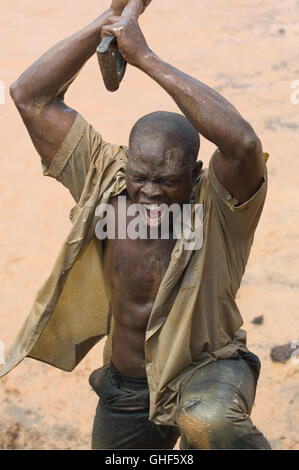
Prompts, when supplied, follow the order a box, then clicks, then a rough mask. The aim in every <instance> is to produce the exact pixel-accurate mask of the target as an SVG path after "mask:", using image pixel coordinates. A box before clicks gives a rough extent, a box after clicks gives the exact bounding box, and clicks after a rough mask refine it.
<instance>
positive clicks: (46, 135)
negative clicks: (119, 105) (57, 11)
mask: <svg viewBox="0 0 299 470" xmlns="http://www.w3.org/2000/svg"><path fill="white" fill-rule="evenodd" d="M127 3H128V0H112V3H111V7H110V8H109V10H107V11H106V12H105V13H104V14H103V15H102V16H100V17H99V18H97V19H96V20H95V21H94V22H92V23H91V24H90V25H88V26H86V27H85V28H84V29H82V30H80V31H79V32H77V33H75V34H73V35H72V36H70V37H68V38H67V39H64V40H63V41H61V42H59V43H58V44H56V45H55V46H54V47H52V48H51V49H50V50H49V51H48V52H46V53H45V54H44V55H42V56H41V57H40V58H39V59H38V60H37V61H36V62H35V63H34V64H33V65H31V67H29V68H28V69H27V70H26V71H25V72H24V73H23V74H22V75H21V76H20V78H19V79H18V80H17V81H16V82H15V83H13V84H12V85H11V87H10V93H11V96H12V98H13V101H14V103H15V105H16V106H17V108H18V110H19V112H20V114H21V116H22V119H23V121H24V123H25V125H26V127H27V130H28V132H29V134H30V137H31V139H32V142H33V144H34V146H35V148H36V149H37V151H38V153H39V154H40V156H41V158H42V159H43V161H44V162H45V163H46V164H47V165H48V166H49V165H50V164H51V162H52V160H53V158H54V156H55V155H56V152H57V151H58V149H59V148H60V145H61V143H62V142H63V140H64V138H65V136H66V134H67V133H68V131H69V129H70V128H71V126H72V124H73V122H74V120H75V118H76V115H77V112H76V111H75V110H73V109H72V108H70V107H68V106H67V105H66V104H65V103H64V94H65V92H66V91H67V89H68V87H69V86H70V84H71V83H72V82H73V80H74V79H75V78H76V76H77V74H78V72H79V71H80V69H81V68H82V67H83V65H84V64H85V62H86V61H87V60H88V59H89V58H90V57H91V56H92V55H93V54H94V53H95V50H96V47H97V46H98V44H99V42H100V39H101V29H102V26H103V24H104V23H105V21H106V20H107V18H108V17H109V16H111V15H121V13H122V11H123V9H124V7H125V6H126V5H127ZM149 3H150V1H149V0H145V1H144V5H145V7H144V9H145V8H146V6H147V5H148V4H149Z"/></svg>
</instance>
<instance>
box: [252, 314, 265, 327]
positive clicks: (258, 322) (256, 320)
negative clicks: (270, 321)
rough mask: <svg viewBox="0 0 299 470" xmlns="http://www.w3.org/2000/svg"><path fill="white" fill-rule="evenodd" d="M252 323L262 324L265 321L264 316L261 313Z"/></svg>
mask: <svg viewBox="0 0 299 470" xmlns="http://www.w3.org/2000/svg"><path fill="white" fill-rule="evenodd" d="M251 323H253V324H254V325H261V324H262V323H264V316H263V315H259V316H258V317H255V318H254V319H253V320H252V322H251Z"/></svg>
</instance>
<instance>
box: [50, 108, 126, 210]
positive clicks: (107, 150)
mask: <svg viewBox="0 0 299 470" xmlns="http://www.w3.org/2000/svg"><path fill="white" fill-rule="evenodd" d="M122 152H123V151H122V147H119V146H117V145H112V144H109V143H107V142H105V141H104V140H103V139H102V136H101V134H100V133H99V132H97V131H96V130H95V129H94V128H93V126H92V125H90V124H89V123H88V122H87V121H86V120H85V119H84V118H83V117H82V116H81V115H80V114H79V113H78V114H77V116H76V118H75V121H74V123H73V125H72V127H71V129H70V130H69V132H68V134H67V135H66V137H65V139H64V141H63V142H62V144H61V147H60V148H59V150H58V152H57V153H56V155H55V157H54V159H53V160H52V163H51V165H50V166H49V167H48V166H47V165H46V164H45V163H44V162H42V170H43V174H44V175H45V176H51V177H52V178H55V179H56V180H57V181H59V182H60V183H62V184H63V185H64V186H65V187H66V188H68V189H69V191H70V193H71V194H72V196H73V198H74V200H75V201H76V203H78V201H79V200H80V197H81V194H82V191H83V188H84V186H85V182H86V177H87V174H88V172H89V170H90V168H91V166H94V167H96V169H97V175H98V177H101V176H102V174H103V173H104V171H105V169H106V168H107V166H108V165H109V164H110V163H111V160H112V159H114V158H117V156H120V154H121V153H122Z"/></svg>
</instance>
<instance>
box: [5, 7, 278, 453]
mask: <svg viewBox="0 0 299 470" xmlns="http://www.w3.org/2000/svg"><path fill="white" fill-rule="evenodd" d="M127 3H128V2H127V0H113V1H112V4H111V8H110V9H109V10H108V11H107V12H105V13H104V14H103V15H102V16H101V17H99V18H98V19H97V20H95V21H94V22H93V23H92V24H90V25H88V26H87V27H86V28H84V29H83V30H81V31H79V32H78V33H75V34H74V35H73V36H71V37H70V38H67V39H65V40H64V41H62V42H60V43H59V44H57V45H56V46H54V47H53V48H52V49H51V50H50V51H48V52H47V53H46V54H44V55H43V56H42V57H41V58H40V59H39V60H38V61H37V62H35V63H34V64H33V65H32V66H31V67H30V68H29V69H28V70H27V71H26V72H24V74H23V75H22V76H21V77H20V78H19V79H18V80H17V81H16V82H15V84H13V85H12V87H11V95H12V97H13V100H14V102H15V104H16V106H17V108H18V110H19V112H20V113H21V116H22V118H23V120H24V123H25V125H26V127H27V129H28V132H29V134H30V136H31V139H32V141H33V143H34V145H35V147H36V149H37V151H38V153H39V154H40V156H41V158H42V163H43V169H44V174H45V175H48V176H52V177H55V178H56V179H57V180H58V181H60V182H62V183H63V184H64V185H65V186H66V187H68V188H69V190H70V191H71V193H72V195H73V197H74V199H75V201H76V206H75V207H74V209H73V210H72V211H71V220H72V222H73V227H72V230H71V233H70V235H69V236H68V238H67V239H66V242H65V244H64V246H63V247H62V249H61V252H60V254H59V257H58V259H57V261H56V264H55V267H54V270H53V272H52V274H51V276H50V278H49V279H48V280H47V281H46V283H45V284H44V285H43V286H42V288H41V290H40V291H39V293H38V296H37V299H36V301H35V303H34V306H33V309H32V311H31V313H30V315H29V317H28V318H27V320H26V322H25V324H24V326H23V328H22V330H21V332H20V333H19V335H18V337H17V339H16V341H15V343H14V345H13V347H12V349H11V351H10V354H9V356H8V358H7V362H6V365H5V366H4V369H3V370H2V372H1V375H4V374H5V373H7V372H8V371H9V370H10V369H11V368H12V367H14V366H15V365H16V364H17V363H18V362H20V361H21V360H22V359H23V358H24V357H26V356H27V357H32V358H35V359H38V360H41V361H45V362H48V363H49V364H52V365H54V366H56V367H60V368H62V369H64V370H72V369H73V368H74V367H75V366H76V365H77V364H78V362H79V361H80V360H81V359H82V358H83V357H84V356H85V354H86V353H87V352H88V351H89V350H90V348H91V347H92V346H93V345H94V344H95V343H96V342H98V341H99V339H101V338H102V337H103V336H105V335H106V334H108V335H109V336H108V341H107V343H106V347H105V354H104V356H105V357H104V364H105V365H104V366H103V367H101V368H100V369H97V370H96V371H94V372H93V373H92V375H91V377H90V383H91V385H92V387H93V389H94V390H95V391H96V392H97V394H98V395H99V396H100V401H99V405H98V408H97V412H96V417H95V420H94V427H93V442H92V447H93V448H94V449H122V448H131V449H132V448H135V449H137V448H152V449H153V448H156V449H157V448H160V449H164V448H172V447H173V446H174V445H175V442H176V440H177V438H178V437H179V436H181V448H182V449H184V448H185V449H190V448H195V449H221V448H229V449H248V448H250V449H254V448H258V449H269V448H270V445H269V443H268V442H267V440H266V439H265V438H264V436H263V435H262V434H261V433H260V432H259V431H258V430H257V429H256V428H255V426H254V425H253V423H252V421H251V419H250V413H251V409H252V406H253V401H254V397H255V390H256V384H257V380H258V375H259V370H260V363H259V360H258V358H257V356H255V355H254V354H252V353H250V352H249V351H248V350H247V348H246V345H245V336H244V332H242V330H240V326H241V325H242V319H241V316H240V313H239V311H238V308H237V306H236V303H235V295H236V292H237V290H238V288H239V286H240V282H241V278H242V275H243V273H244V269H245V265H246V263H247V259H248V256H249V252H250V248H251V245H252V242H253V236H254V231H255V228H256V226H257V223H258V220H259V217H260V214H261V211H262V208H263V204H264V200H265V196H266V168H265V159H264V158H263V153H262V147H261V143H260V140H259V139H258V137H257V136H256V134H255V132H254V131H253V129H252V127H251V126H250V125H249V124H248V122H246V121H245V120H244V119H243V118H242V117H241V116H240V114H239V113H238V112H237V111H236V109H235V108H233V107H232V105H231V104H229V103H228V102H227V101H226V100H225V99H224V98H223V97H221V96H220V95H219V94H218V93H216V92H215V91H214V90H212V89H211V88H209V87H207V86H206V85H204V84H203V83H201V82H199V81H197V80H195V79H194V78H192V77H189V76H188V75H186V74H184V73H183V72H181V71H179V70H177V69H175V68H174V67H172V66H171V65H169V64H167V63H165V62H164V61H162V60H161V59H160V58H158V57H157V56H156V55H155V53H154V52H152V51H151V50H150V49H149V47H148V45H147V42H146V40H145V38H144V36H143V34H142V32H141V30H140V28H139V25H138V23H137V21H136V19H135V18H123V17H120V15H121V13H122V10H123V8H124V7H125V6H126V4H127ZM149 3H150V0H148V1H144V9H145V8H146V7H147V6H148V5H149ZM110 33H112V34H114V35H115V36H116V37H117V42H118V48H119V50H120V52H121V54H122V56H123V57H124V58H125V59H126V60H127V62H128V63H129V64H131V65H133V66H135V67H138V68H139V69H140V70H142V71H143V72H144V73H146V74H147V75H148V76H150V77H151V78H152V79H153V80H155V81H156V82H157V83H158V84H159V85H160V86H161V87H162V88H163V89H164V90H165V91H166V92H167V93H168V94H169V95H170V96H171V97H172V98H173V99H174V101H175V102H176V104H177V105H178V107H179V108H180V109H181V111H182V113H183V114H184V116H183V115H178V114H174V113H167V112H156V113H152V114H150V115H147V116H144V117H143V118H142V119H140V120H139V121H138V122H137V123H136V124H135V126H134V127H133V129H132V131H131V134H130V140H129V149H128V150H127V149H125V148H124V147H117V146H115V145H111V144H108V143H106V142H104V141H103V140H102V137H101V136H100V134H99V133H98V132H96V131H95V130H94V129H93V128H92V126H90V125H89V124H88V123H87V122H86V121H85V120H84V118H83V117H82V116H80V114H78V113H77V112H76V111H74V110H73V109H71V108H69V107H68V106H66V104H65V103H64V95H65V93H66V91H67V89H68V87H69V85H70V84H71V83H72V81H73V80H74V79H75V77H76V76H77V74H78V72H79V70H80V69H81V67H82V66H83V65H84V63H85V62H86V61H87V60H88V59H89V58H90V57H91V56H92V55H93V54H94V52H95V49H96V46H97V45H98V43H99V39H100V37H103V35H105V34H110ZM198 133H200V134H202V135H204V136H205V137H206V138H207V139H209V140H210V141H212V142H213V143H214V144H216V146H217V150H216V152H215V153H214V155H213V157H212V159H211V161H210V164H209V169H208V170H207V169H205V170H203V169H202V162H196V159H197V154H198V150H199V137H198ZM118 196H122V197H123V198H124V199H119V198H118ZM123 201H124V204H125V209H126V210H128V209H130V207H131V206H132V205H133V204H135V203H137V204H139V205H142V207H144V209H145V210H144V214H145V219H146V220H147V222H148V224H149V226H151V225H157V226H158V227H160V225H161V220H162V212H161V211H160V210H159V209H160V207H162V204H164V205H166V206H167V207H169V206H171V205H172V204H177V205H178V206H179V207H183V206H184V205H185V204H191V205H192V207H193V208H194V207H195V204H203V244H202V246H201V247H200V248H199V249H194V250H187V249H185V248H186V244H185V241H186V240H184V238H183V237H182V238H181V239H178V240H176V239H175V237H174V236H173V233H172V232H171V231H170V236H169V237H168V238H163V237H161V236H160V237H157V238H155V239H152V238H145V239H141V238H140V239H136V240H132V239H131V238H130V237H129V236H128V235H127V234H126V235H125V237H123V238H122V237H119V238H116V239H113V238H108V239H106V240H104V241H103V240H98V239H97V238H96V236H95V232H96V226H97V225H96V224H97V222H98V221H99V217H98V213H97V210H95V209H96V206H98V204H99V203H104V204H107V203H109V204H110V205H111V206H112V207H113V209H114V211H115V214H116V215H115V219H114V220H113V222H114V223H116V224H118V223H119V222H118V221H119V217H118V216H119V214H120V212H121V204H122V203H123ZM112 218H113V217H112ZM131 219H132V217H130V216H129V215H128V216H127V218H126V220H125V224H126V226H127V227H128V225H129V223H130V222H131ZM110 222H111V216H110V219H109V217H108V218H107V224H108V223H110ZM122 228H123V227H122ZM160 235H161V234H160Z"/></svg>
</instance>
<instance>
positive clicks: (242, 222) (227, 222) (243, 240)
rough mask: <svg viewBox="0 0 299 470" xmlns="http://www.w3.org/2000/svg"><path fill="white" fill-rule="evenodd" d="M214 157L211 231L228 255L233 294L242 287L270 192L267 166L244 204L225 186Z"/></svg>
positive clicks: (210, 175)
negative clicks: (257, 184)
mask: <svg viewBox="0 0 299 470" xmlns="http://www.w3.org/2000/svg"><path fill="white" fill-rule="evenodd" d="M213 158H214V157H212V158H211V161H210V164H209V170H208V191H209V193H210V197H209V199H210V205H211V206H210V211H211V221H210V223H211V227H212V228H211V230H212V231H213V235H212V237H214V238H213V239H214V240H215V243H216V244H217V248H216V249H215V250H216V251H215V252H217V250H219V249H220V250H221V252H223V253H224V254H225V256H224V258H223V259H225V260H226V263H227V266H228V270H229V273H230V278H231V289H232V294H233V295H235V294H236V292H237V290H238V289H239V286H240V282H241V279H242V276H243V274H244V271H245V267H246V264H247V261H248V257H249V254H250V250H251V246H252V243H253V240H254V234H255V230H256V228H257V225H258V223H259V220H260V217H261V214H262V210H263V207H264V203H265V198H266V194H267V184H268V181H267V168H266V165H265V171H264V177H263V181H262V183H261V186H260V187H259V189H258V190H257V191H256V192H255V194H254V195H253V196H252V197H251V198H250V199H248V201H246V202H244V203H243V204H239V203H238V201H237V200H236V199H235V198H233V196H232V195H231V194H230V193H229V192H228V191H227V190H226V189H225V188H224V186H223V185H222V184H221V183H220V181H219V180H218V178H217V176H216V174H215V171H214V165H213Z"/></svg>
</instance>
